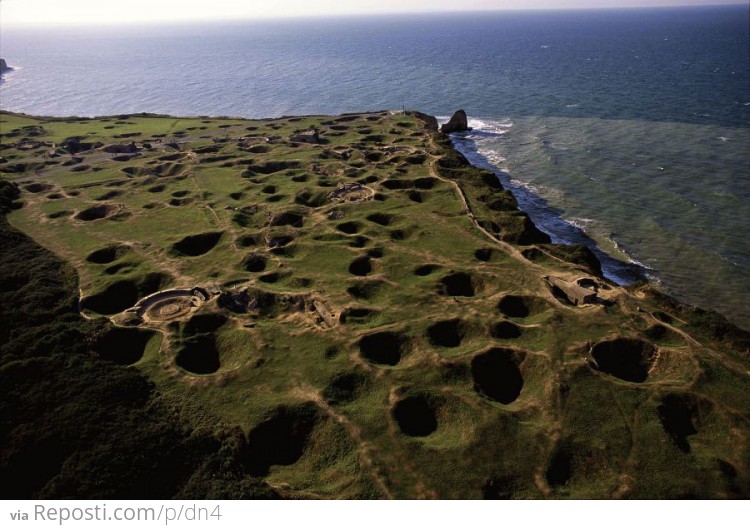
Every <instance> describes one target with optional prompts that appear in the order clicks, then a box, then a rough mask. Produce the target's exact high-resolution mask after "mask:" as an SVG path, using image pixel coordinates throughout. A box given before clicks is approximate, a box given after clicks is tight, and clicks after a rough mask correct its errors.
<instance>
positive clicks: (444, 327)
mask: <svg viewBox="0 0 750 526" xmlns="http://www.w3.org/2000/svg"><path fill="white" fill-rule="evenodd" d="M464 333H465V330H464V327H463V323H462V322H461V320H458V319H456V320H445V321H439V322H437V323H434V324H432V325H430V326H429V327H428V328H427V337H428V338H429V340H430V343H431V344H432V345H435V346H437V347H449V348H453V347H458V346H459V345H461V340H463V337H464Z"/></svg>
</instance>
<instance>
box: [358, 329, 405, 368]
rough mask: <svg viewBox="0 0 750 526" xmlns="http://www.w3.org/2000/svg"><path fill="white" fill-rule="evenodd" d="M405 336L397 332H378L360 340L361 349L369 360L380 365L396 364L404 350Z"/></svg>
mask: <svg viewBox="0 0 750 526" xmlns="http://www.w3.org/2000/svg"><path fill="white" fill-rule="evenodd" d="M405 343H406V342H405V338H404V337H403V336H402V335H401V334H398V333H396V332H390V331H386V332H376V333H373V334H368V335H366V336H363V337H362V338H360V340H359V343H358V345H359V350H360V353H361V354H362V356H363V357H364V358H365V359H366V360H367V361H369V362H372V363H375V364H379V365H396V364H398V362H399V361H401V355H402V353H403V352H404V347H405Z"/></svg>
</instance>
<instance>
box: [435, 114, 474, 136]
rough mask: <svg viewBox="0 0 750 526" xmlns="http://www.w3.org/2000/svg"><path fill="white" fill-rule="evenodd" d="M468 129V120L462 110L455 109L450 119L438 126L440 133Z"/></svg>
mask: <svg viewBox="0 0 750 526" xmlns="http://www.w3.org/2000/svg"><path fill="white" fill-rule="evenodd" d="M467 130H469V120H468V119H467V117H466V112H465V111H464V110H458V111H456V112H455V113H454V114H453V116H452V117H451V119H450V120H449V121H448V122H446V123H445V124H443V125H442V126H441V127H440V133H444V134H446V135H447V134H449V133H453V132H462V131H467Z"/></svg>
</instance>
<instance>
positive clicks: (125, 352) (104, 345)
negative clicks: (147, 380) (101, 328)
mask: <svg viewBox="0 0 750 526" xmlns="http://www.w3.org/2000/svg"><path fill="white" fill-rule="evenodd" d="M154 335H155V333H154V332H151V331H144V330H141V329H124V328H120V327H115V328H113V329H111V330H109V331H107V332H106V333H105V334H103V335H102V336H101V337H100V338H99V339H98V340H97V341H96V343H95V344H94V350H95V351H96V352H97V353H98V354H99V356H101V357H102V358H104V359H105V360H110V361H112V362H115V363H118V364H120V365H132V364H134V363H136V362H137V361H139V360H140V359H141V358H143V353H144V352H145V351H146V345H148V342H149V341H151V338H153V337H154Z"/></svg>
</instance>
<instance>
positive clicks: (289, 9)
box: [0, 0, 750, 28]
mask: <svg viewBox="0 0 750 526" xmlns="http://www.w3.org/2000/svg"><path fill="white" fill-rule="evenodd" d="M704 4H741V5H749V4H750V0H260V1H255V0H250V1H248V0H245V1H243V0H0V25H1V26H4V27H6V28H7V27H15V26H19V27H20V26H77V25H120V24H136V23H138V24H142V23H163V22H172V23H179V22H196V21H211V20H242V19H248V20H252V19H264V18H286V17H310V16H337V15H357V14H374V13H410V12H448V11H480V10H503V9H568V8H578V9H580V8H592V7H602V8H604V7H606V8H613V7H644V6H649V7H655V6H678V5H704Z"/></svg>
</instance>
